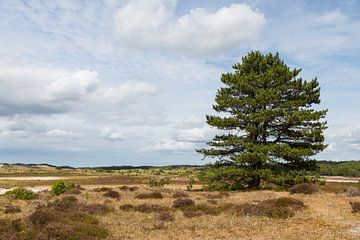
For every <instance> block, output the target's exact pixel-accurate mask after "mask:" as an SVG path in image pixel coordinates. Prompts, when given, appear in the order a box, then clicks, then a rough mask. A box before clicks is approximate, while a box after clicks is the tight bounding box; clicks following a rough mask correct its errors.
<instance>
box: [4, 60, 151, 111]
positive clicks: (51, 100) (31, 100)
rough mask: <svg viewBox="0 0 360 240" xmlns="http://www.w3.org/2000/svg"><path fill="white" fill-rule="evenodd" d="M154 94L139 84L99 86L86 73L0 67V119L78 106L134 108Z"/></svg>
mask: <svg viewBox="0 0 360 240" xmlns="http://www.w3.org/2000/svg"><path fill="white" fill-rule="evenodd" d="M155 92H156V89H155V87H154V86H152V85H151V84H149V83H143V82H125V83H121V84H118V85H115V86H112V87H107V86H105V85H104V84H101V81H100V80H99V79H98V73H97V72H96V71H90V70H79V71H69V70H64V69H55V68H39V67H33V66H26V67H0V115H3V116H12V115H16V114H52V113H64V112H68V111H70V110H73V109H74V108H77V107H79V105H80V104H85V106H86V108H93V107H96V106H98V107H100V108H104V107H106V106H107V105H111V106H113V105H114V104H117V105H119V104H134V103H137V102H141V101H142V100H144V99H145V98H146V97H148V96H150V95H152V94H155ZM74 111H78V110H74ZM94 111H98V109H96V110H94Z"/></svg>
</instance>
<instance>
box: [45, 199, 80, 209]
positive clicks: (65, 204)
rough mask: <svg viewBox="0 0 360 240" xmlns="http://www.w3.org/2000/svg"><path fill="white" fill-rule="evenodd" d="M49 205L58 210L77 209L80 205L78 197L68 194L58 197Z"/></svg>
mask: <svg viewBox="0 0 360 240" xmlns="http://www.w3.org/2000/svg"><path fill="white" fill-rule="evenodd" d="M48 205H49V206H51V207H52V208H54V209H56V210H58V211H68V210H75V209H77V208H78V207H79V203H78V200H77V198H75V197H73V196H66V197H63V198H61V199H56V200H55V201H53V202H51V203H49V204H48Z"/></svg>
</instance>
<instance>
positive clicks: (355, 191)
mask: <svg viewBox="0 0 360 240" xmlns="http://www.w3.org/2000/svg"><path fill="white" fill-rule="evenodd" d="M345 195H346V196H348V197H356V196H360V187H349V188H348V189H347V190H346V192H345Z"/></svg>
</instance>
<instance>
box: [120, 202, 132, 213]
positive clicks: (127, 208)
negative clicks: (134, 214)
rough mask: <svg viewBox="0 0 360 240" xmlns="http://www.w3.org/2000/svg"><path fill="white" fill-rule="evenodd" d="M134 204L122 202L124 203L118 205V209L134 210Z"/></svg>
mask: <svg viewBox="0 0 360 240" xmlns="http://www.w3.org/2000/svg"><path fill="white" fill-rule="evenodd" d="M135 208H136V207H135V206H134V205H132V204H124V205H121V206H120V207H119V209H120V210H122V211H126V212H128V211H135Z"/></svg>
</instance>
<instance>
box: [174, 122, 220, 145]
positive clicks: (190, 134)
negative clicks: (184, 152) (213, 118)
mask: <svg viewBox="0 0 360 240" xmlns="http://www.w3.org/2000/svg"><path fill="white" fill-rule="evenodd" d="M215 132H216V131H215V130H214V129H211V128H210V127H209V126H207V125H205V126H202V127H193V128H185V129H179V130H178V131H177V133H176V139H178V140H181V141H187V142H200V143H203V142H207V141H209V140H211V139H212V137H213V136H214V134H215Z"/></svg>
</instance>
